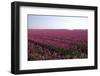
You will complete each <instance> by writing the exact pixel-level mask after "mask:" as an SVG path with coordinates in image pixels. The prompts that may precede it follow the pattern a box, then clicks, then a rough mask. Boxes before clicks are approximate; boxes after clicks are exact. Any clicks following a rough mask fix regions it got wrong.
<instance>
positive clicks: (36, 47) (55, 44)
mask: <svg viewBox="0 0 100 76" xmlns="http://www.w3.org/2000/svg"><path fill="white" fill-rule="evenodd" d="M87 34H88V31H87V30H63V29H62V30H53V29H52V30H50V29H48V30H42V29H41V30H40V29H28V60H29V61H32V60H55V59H79V58H87V57H88V41H87V40H88V37H87Z"/></svg>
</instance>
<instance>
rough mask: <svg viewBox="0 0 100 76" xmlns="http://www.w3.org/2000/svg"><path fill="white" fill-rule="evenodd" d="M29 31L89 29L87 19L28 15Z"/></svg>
mask: <svg viewBox="0 0 100 76" xmlns="http://www.w3.org/2000/svg"><path fill="white" fill-rule="evenodd" d="M27 18H28V29H88V28H87V27H88V18H87V17H78V16H77V17H72V16H66V17H64V16H43V15H28V16H27Z"/></svg>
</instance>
